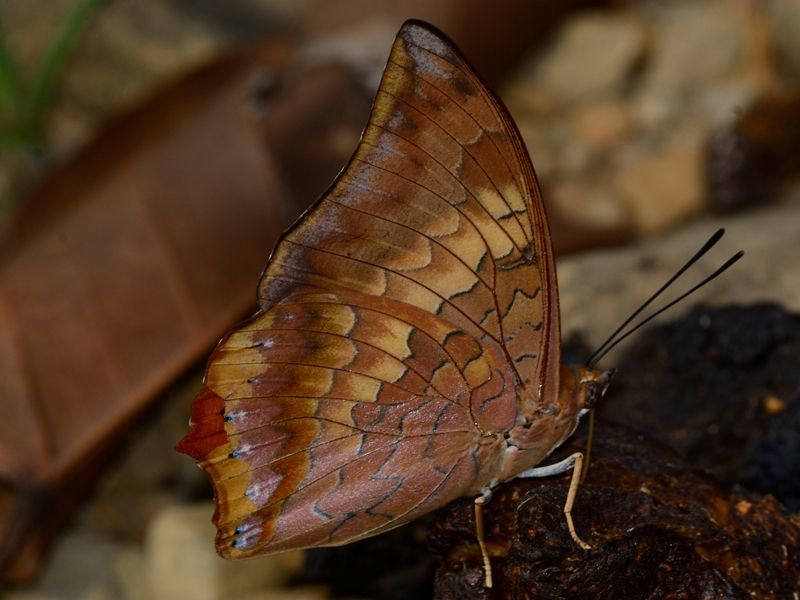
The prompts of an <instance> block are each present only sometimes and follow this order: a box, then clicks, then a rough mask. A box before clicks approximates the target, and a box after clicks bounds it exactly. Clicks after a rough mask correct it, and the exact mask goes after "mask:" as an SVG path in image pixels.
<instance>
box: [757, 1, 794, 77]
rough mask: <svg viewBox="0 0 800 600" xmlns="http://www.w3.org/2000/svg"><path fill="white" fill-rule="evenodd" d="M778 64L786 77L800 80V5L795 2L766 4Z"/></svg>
mask: <svg viewBox="0 0 800 600" xmlns="http://www.w3.org/2000/svg"><path fill="white" fill-rule="evenodd" d="M764 7H765V9H766V11H767V12H768V20H769V23H770V26H771V27H770V29H771V33H772V37H771V41H772V44H773V46H774V52H775V54H776V58H777V60H778V64H779V66H780V67H782V70H783V71H785V72H786V75H787V76H788V77H789V78H791V79H794V80H795V81H797V80H800V36H798V35H797V32H798V31H800V4H798V3H797V2H795V0H773V1H772V2H765V3H764Z"/></svg>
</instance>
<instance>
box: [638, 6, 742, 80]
mask: <svg viewBox="0 0 800 600" xmlns="http://www.w3.org/2000/svg"><path fill="white" fill-rule="evenodd" d="M651 10H652V12H651V19H649V22H650V23H651V24H652V25H653V27H654V43H653V46H652V52H651V54H650V57H649V64H648V68H647V72H646V75H645V82H644V83H645V86H657V87H660V88H671V89H673V90H675V91H676V92H677V93H682V92H685V91H687V90H691V88H693V87H694V86H708V85H709V84H710V83H711V82H713V81H716V80H721V79H724V78H726V77H728V76H730V75H732V74H734V73H736V71H737V69H738V67H740V66H741V65H742V64H743V61H744V59H745V56H744V50H745V40H744V35H745V30H744V24H743V23H742V21H741V20H740V19H739V18H738V15H737V14H736V12H735V11H734V10H733V8H732V6H731V3H729V2H725V1H720V0H711V1H709V2H683V3H674V4H670V5H668V6H667V5H663V4H662V5H652V8H651Z"/></svg>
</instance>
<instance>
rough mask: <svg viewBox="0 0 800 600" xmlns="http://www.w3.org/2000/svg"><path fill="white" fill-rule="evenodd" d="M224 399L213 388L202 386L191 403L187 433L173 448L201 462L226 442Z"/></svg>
mask: <svg viewBox="0 0 800 600" xmlns="http://www.w3.org/2000/svg"><path fill="white" fill-rule="evenodd" d="M224 410H225V400H223V399H222V398H221V397H220V395H219V394H217V393H216V392H214V391H213V390H210V389H208V388H207V387H203V389H202V391H201V392H200V394H199V395H198V396H197V399H196V400H195V401H194V404H192V418H191V421H190V423H189V433H187V434H186V436H185V437H184V438H183V439H182V440H181V441H180V442H178V444H177V446H175V449H176V450H177V451H178V452H183V453H184V454H188V455H189V456H191V457H192V458H194V459H195V460H196V461H197V462H203V461H204V460H205V459H206V457H207V456H208V455H209V454H211V452H212V451H213V450H214V449H216V448H219V447H220V446H224V445H225V444H226V443H227V442H228V434H227V433H226V432H225V419H224V417H223V412H224Z"/></svg>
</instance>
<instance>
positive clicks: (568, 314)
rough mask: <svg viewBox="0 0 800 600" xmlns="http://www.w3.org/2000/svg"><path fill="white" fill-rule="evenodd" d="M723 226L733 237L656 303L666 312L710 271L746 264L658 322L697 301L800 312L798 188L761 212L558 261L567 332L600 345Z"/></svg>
mask: <svg viewBox="0 0 800 600" xmlns="http://www.w3.org/2000/svg"><path fill="white" fill-rule="evenodd" d="M721 226H722V227H725V228H726V229H727V233H726V235H725V237H724V238H723V239H722V240H721V241H720V242H719V244H718V246H717V247H715V248H714V250H713V251H712V252H711V255H710V256H707V257H705V258H703V259H702V260H701V261H700V263H698V264H696V265H695V266H694V267H693V268H692V269H691V271H690V272H689V273H687V274H685V275H684V276H683V278H682V279H681V280H680V282H679V283H677V284H676V285H675V291H673V292H670V293H667V294H666V295H665V297H664V298H665V299H664V300H662V301H659V302H657V303H656V304H657V305H658V306H661V305H663V304H665V303H666V302H667V300H668V299H672V298H674V297H676V296H678V295H679V294H680V293H681V292H682V291H683V290H686V289H688V288H689V287H691V285H693V284H694V283H695V282H698V281H700V280H701V279H702V278H703V277H705V276H707V275H709V274H710V273H712V272H713V271H714V270H715V269H716V268H717V267H718V266H719V265H721V264H722V263H723V262H724V261H725V260H726V259H727V258H728V257H729V256H731V255H732V254H734V253H735V252H736V251H737V250H739V249H743V250H744V251H745V256H744V258H742V259H741V260H740V261H739V262H738V263H737V264H736V265H734V266H733V267H732V268H731V269H730V271H728V272H727V273H725V274H724V275H722V276H721V277H720V278H719V279H717V280H715V281H714V282H713V283H711V284H709V285H707V286H706V287H704V288H702V289H701V290H700V291H698V292H696V293H695V295H694V296H692V297H691V299H688V300H687V301H685V302H683V303H682V304H680V305H679V306H676V307H675V308H674V309H672V310H671V311H669V312H668V313H666V314H665V315H662V316H661V317H659V319H661V320H663V319H674V318H676V317H678V316H679V315H680V314H683V313H686V312H688V310H689V309H690V308H691V307H692V306H695V305H697V304H699V303H706V304H711V305H715V304H716V305H719V304H747V303H753V302H764V301H771V302H778V303H780V304H781V305H782V306H784V307H785V308H786V309H787V310H789V311H792V312H800V262H798V260H797V253H798V248H799V244H800V189H797V190H795V191H794V192H793V193H792V194H791V197H790V198H787V199H786V201H784V203H782V204H779V205H776V206H772V207H770V208H765V209H762V210H760V211H758V212H753V213H746V214H738V215H732V216H726V217H724V218H716V217H713V218H712V217H706V218H703V219H700V220H697V221H695V222H693V223H691V224H690V225H687V226H686V227H683V228H681V229H679V230H677V231H675V232H673V233H671V234H669V235H665V236H663V237H660V238H658V239H653V240H651V241H647V242H642V243H641V244H637V245H634V246H629V247H626V248H619V249H614V250H604V251H594V252H591V253H587V254H584V255H571V256H567V257H564V258H563V259H562V260H559V262H558V280H559V289H560V294H561V315H562V331H563V332H566V333H568V332H571V331H583V332H585V333H586V334H587V337H588V340H589V341H590V343H591V344H592V345H597V344H599V343H600V342H602V341H603V340H604V339H605V338H606V337H607V336H608V335H609V334H610V333H611V332H612V331H613V330H614V329H616V327H617V326H618V325H619V324H620V323H622V321H623V320H624V319H625V318H626V317H627V316H628V315H629V314H630V313H631V312H633V310H634V309H635V308H637V307H638V306H639V304H640V303H641V302H643V301H644V300H645V299H646V298H647V297H648V296H649V295H650V294H651V293H652V292H654V291H655V290H656V289H658V288H659V287H660V286H661V285H662V284H663V283H664V282H665V281H666V280H667V279H668V278H669V277H670V276H671V275H672V274H673V273H674V272H675V271H676V270H677V269H678V268H679V267H680V266H681V265H682V264H683V263H684V262H685V261H686V260H687V259H688V258H689V257H691V256H692V255H693V254H694V253H695V251H697V250H698V249H699V248H700V246H701V245H702V244H703V243H704V242H705V241H706V239H707V238H708V236H710V235H711V234H712V233H713V232H714V231H715V230H716V229H717V228H718V227H721ZM684 280H685V283H683V281H684ZM632 337H635V335H634V336H632ZM627 342H628V341H627V340H626V342H623V344H621V346H624V345H625V344H627ZM618 352H619V348H618V349H615V350H614V351H613V352H612V353H611V354H610V355H609V356H608V357H607V358H606V359H605V360H604V363H605V364H606V365H609V366H611V365H614V364H615V359H616V358H617V356H618V354H617V353H618ZM621 366H623V367H624V365H621Z"/></svg>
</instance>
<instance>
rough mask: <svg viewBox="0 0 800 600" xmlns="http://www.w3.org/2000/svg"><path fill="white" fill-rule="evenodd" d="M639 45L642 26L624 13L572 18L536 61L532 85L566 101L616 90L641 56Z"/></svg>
mask: <svg viewBox="0 0 800 600" xmlns="http://www.w3.org/2000/svg"><path fill="white" fill-rule="evenodd" d="M645 41H646V35H645V29H644V25H643V23H642V22H641V21H640V20H638V19H636V18H635V17H633V16H630V15H628V14H626V13H622V12H617V13H611V12H592V13H587V14H584V15H580V16H577V17H575V18H573V19H570V20H569V21H568V22H567V23H566V25H565V26H564V27H563V28H562V29H561V30H560V31H559V33H558V35H557V37H556V39H555V40H554V42H553V43H552V45H551V46H550V48H549V49H548V50H546V51H545V52H544V54H543V55H542V56H541V57H540V58H539V59H538V60H536V62H535V63H534V65H533V67H532V73H531V76H532V81H533V83H534V84H535V85H537V86H539V87H541V88H542V89H544V90H545V92H547V93H550V94H552V95H553V96H555V97H557V98H560V99H562V100H567V101H574V100H580V99H584V98H587V97H592V96H599V95H603V94H609V93H613V92H617V91H619V89H620V88H621V86H622V85H623V84H624V83H625V82H626V81H627V79H628V78H629V77H630V76H631V75H632V73H633V71H634V68H635V66H636V64H637V63H638V62H639V60H640V58H641V57H642V55H643V52H644V48H645Z"/></svg>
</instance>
